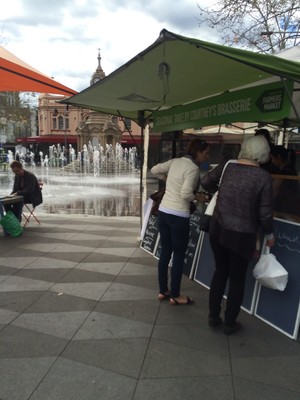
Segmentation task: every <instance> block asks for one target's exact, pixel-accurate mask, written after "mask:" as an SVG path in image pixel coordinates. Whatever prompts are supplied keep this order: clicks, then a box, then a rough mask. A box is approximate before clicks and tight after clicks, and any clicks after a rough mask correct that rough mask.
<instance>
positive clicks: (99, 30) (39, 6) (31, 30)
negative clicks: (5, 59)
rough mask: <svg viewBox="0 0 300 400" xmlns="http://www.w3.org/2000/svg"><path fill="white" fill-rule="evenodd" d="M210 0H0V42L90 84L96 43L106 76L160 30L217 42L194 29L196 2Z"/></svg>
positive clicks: (74, 83) (65, 77)
mask: <svg viewBox="0 0 300 400" xmlns="http://www.w3.org/2000/svg"><path fill="white" fill-rule="evenodd" d="M210 3H211V4H214V3H215V0H176V1H174V0H150V1H149V0H51V1H50V0H1V14H0V44H1V45H2V46H4V47H5V48H6V49H7V50H9V51H10V52H12V53H14V54H15V55H16V56H17V57H19V58H20V59H22V60H23V61H25V62H27V63H28V64H30V65H31V66H32V67H34V68H35V69H37V70H39V71H41V72H43V73H44V74H46V75H48V76H52V77H54V79H56V80H57V81H58V82H60V83H63V84H64V85H66V86H68V87H70V88H72V89H75V90H77V91H80V90H83V89H84V88H86V87H88V86H89V81H90V77H91V75H92V74H93V72H94V71H95V69H96V67H97V55H98V48H100V51H101V66H102V68H103V70H104V72H105V74H106V75H108V74H110V73H111V72H113V71H114V70H115V69H116V68H118V67H119V66H121V65H122V64H124V63H125V62H127V61H128V60H130V59H131V58H132V57H134V56H135V55H136V54H138V53H139V52H140V51H142V50H144V49H145V48H146V47H148V46H149V45H151V44H152V43H153V42H154V41H155V40H156V39H157V38H158V36H159V32H160V31H161V30H162V29H163V28H166V29H167V30H169V31H171V32H174V33H178V34H181V35H184V36H190V37H195V38H198V39H201V40H207V41H212V42H217V41H218V37H217V36H216V33H215V32H214V31H209V30H205V29H203V28H201V29H200V28H199V21H198V19H199V18H200V13H199V9H198V7H197V4H205V5H206V6H207V5H209V4H210Z"/></svg>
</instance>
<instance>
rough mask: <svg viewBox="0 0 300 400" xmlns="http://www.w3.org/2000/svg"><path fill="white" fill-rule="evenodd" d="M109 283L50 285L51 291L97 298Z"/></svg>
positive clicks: (92, 298)
mask: <svg viewBox="0 0 300 400" xmlns="http://www.w3.org/2000/svg"><path fill="white" fill-rule="evenodd" d="M110 284H111V282H96V283H94V282H84V283H57V284H55V285H54V286H52V287H51V291H53V292H57V293H65V294H69V295H71V296H78V297H83V298H85V299H91V300H99V299H100V298H101V297H102V296H103V294H104V293H105V291H106V290H107V288H108V287H109V286H110ZM0 289H1V284H0Z"/></svg>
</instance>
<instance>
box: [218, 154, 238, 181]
mask: <svg viewBox="0 0 300 400" xmlns="http://www.w3.org/2000/svg"><path fill="white" fill-rule="evenodd" d="M230 163H236V160H228V161H227V163H226V164H225V165H224V168H223V171H222V174H221V176H220V180H219V186H220V185H221V182H222V179H223V175H224V172H225V169H226V168H227V166H228V164H230Z"/></svg>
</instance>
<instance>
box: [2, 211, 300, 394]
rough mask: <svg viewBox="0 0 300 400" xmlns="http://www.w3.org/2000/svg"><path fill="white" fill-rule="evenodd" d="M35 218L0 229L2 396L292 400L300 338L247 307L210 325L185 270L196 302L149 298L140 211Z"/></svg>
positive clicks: (203, 298)
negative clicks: (226, 325) (18, 231)
mask: <svg viewBox="0 0 300 400" xmlns="http://www.w3.org/2000/svg"><path fill="white" fill-rule="evenodd" d="M40 217H41V221H42V224H41V225H38V224H36V223H34V222H32V223H30V224H29V225H28V227H27V228H26V230H25V232H24V233H23V235H22V236H21V237H18V238H12V237H4V236H3V233H2V232H0V250H1V251H0V400H196V399H197V400H254V399H255V400H271V399H272V400H283V399H284V400H299V398H300V378H299V377H300V346H299V340H298V341H295V340H292V339H289V338H288V337H287V336H285V335H283V334H281V333H280V332H278V331H276V330H275V329H273V328H272V327H270V326H268V325H267V324H265V323H264V322H262V321H260V320H259V319H257V318H255V317H253V316H251V315H249V314H247V313H245V312H241V316H240V321H241V322H242V323H243V325H244V327H245V329H244V330H243V331H241V332H238V333H237V334H236V335H233V336H225V335H224V334H223V333H222V330H221V329H216V330H212V329H211V328H209V327H208V325H207V303H208V290H207V289H205V288H204V287H202V286H200V285H199V284H197V283H196V282H193V281H191V280H189V279H188V278H187V277H184V278H183V284H182V292H183V293H184V294H187V295H190V296H192V297H193V298H194V299H195V305H193V306H171V305H170V304H168V302H159V301H158V300H157V299H156V298H157V277H156V264H157V261H156V260H155V259H154V258H153V257H152V256H151V255H149V254H148V253H146V252H145V251H143V250H141V249H140V248H139V242H138V235H139V224H140V221H139V218H137V217H92V216H88V217H84V216H77V215H75V216H66V215H50V214H42V215H40ZM287 311H288V310H287Z"/></svg>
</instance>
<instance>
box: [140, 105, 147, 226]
mask: <svg viewBox="0 0 300 400" xmlns="http://www.w3.org/2000/svg"><path fill="white" fill-rule="evenodd" d="M138 123H139V125H140V127H141V154H140V231H141V230H142V226H143V219H144V218H143V197H144V179H143V177H144V169H145V167H144V147H145V146H144V129H145V111H139V112H138ZM145 173H147V170H146V172H145Z"/></svg>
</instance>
